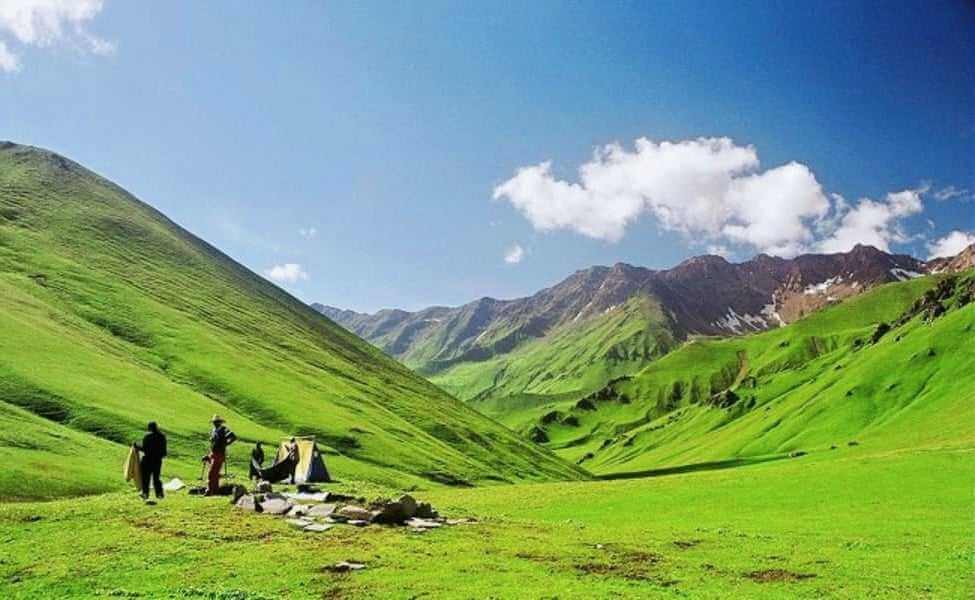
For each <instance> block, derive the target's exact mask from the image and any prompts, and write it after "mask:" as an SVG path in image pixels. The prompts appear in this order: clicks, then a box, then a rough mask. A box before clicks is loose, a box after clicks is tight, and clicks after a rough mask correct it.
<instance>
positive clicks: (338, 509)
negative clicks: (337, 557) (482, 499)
mask: <svg viewBox="0 0 975 600" xmlns="http://www.w3.org/2000/svg"><path fill="white" fill-rule="evenodd" d="M311 495H315V497H321V498H329V499H335V498H339V497H341V498H349V499H351V497H349V496H341V495H339V494H330V493H329V492H324V491H317V490H315V491H310V490H306V491H303V492H302V493H300V494H287V493H285V494H279V493H269V494H260V493H254V494H244V495H242V496H241V497H240V498H238V499H237V501H236V502H235V506H236V507H237V508H238V509H240V510H245V511H251V512H256V513H265V514H269V515H275V516H281V517H286V519H285V521H286V522H287V523H288V524H289V525H291V526H292V527H295V528H297V529H301V530H303V531H308V532H324V531H328V530H329V529H331V528H332V527H334V526H335V525H338V524H345V525H351V526H353V527H367V526H369V525H371V524H382V525H403V526H406V527H408V528H409V529H410V530H411V531H414V532H423V531H427V530H431V529H437V528H440V527H443V526H444V525H460V524H464V523H473V522H474V520H473V519H466V518H462V519H444V518H441V517H440V515H439V513H438V512H437V511H436V510H435V509H434V508H433V506H431V505H430V503H428V502H417V501H416V499H415V498H413V497H412V496H410V495H409V494H403V495H402V496H400V497H399V498H397V499H396V500H377V501H375V502H372V503H370V504H369V505H368V506H362V505H360V504H365V502H364V501H362V500H361V499H359V503H358V504H344V505H343V504H341V503H340V502H330V503H312V504H309V503H299V502H297V501H296V497H307V496H311Z"/></svg>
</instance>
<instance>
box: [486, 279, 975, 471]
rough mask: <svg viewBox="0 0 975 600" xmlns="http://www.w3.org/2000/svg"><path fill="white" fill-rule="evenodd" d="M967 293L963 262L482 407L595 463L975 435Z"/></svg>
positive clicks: (678, 463) (642, 465) (974, 307)
mask: <svg viewBox="0 0 975 600" xmlns="http://www.w3.org/2000/svg"><path fill="white" fill-rule="evenodd" d="M973 295H975V274H973V273H972V272H968V273H967V274H962V275H951V276H944V275H942V276H938V277H925V278H921V279H916V280H913V281H909V282H904V283H895V284H888V285H885V286H881V287H878V288H876V289H874V290H871V291H869V292H867V293H864V294H862V295H860V296H857V297H854V298H852V299H849V300H847V301H846V302H843V303H840V304H837V305H834V306H832V307H829V308H826V309H824V310H822V311H820V312H817V313H814V314H813V315H811V316H809V317H807V318H805V319H802V320H800V321H798V322H796V323H794V324H791V325H789V326H786V327H783V328H780V329H775V330H771V331H767V332H764V333H760V334H755V335H751V336H745V337H734V338H725V339H708V338H704V339H698V340H695V341H692V342H689V343H687V344H685V345H684V346H682V347H681V348H680V349H678V350H676V351H674V352H672V353H670V354H668V355H667V356H665V357H663V358H661V359H660V360H658V361H655V362H653V363H651V364H650V365H648V366H647V367H646V368H645V369H643V370H642V371H640V373H638V374H637V375H635V376H633V377H623V378H620V379H618V380H616V381H614V382H613V383H611V384H610V385H609V386H607V387H605V388H603V389H602V390H600V391H598V392H596V393H593V394H590V395H588V396H585V397H583V398H578V397H574V396H570V397H561V398H555V399H554V401H547V400H550V399H547V398H536V399H527V400H524V399H523V401H522V402H520V403H519V402H511V403H508V404H506V405H504V406H493V405H492V406H490V412H500V411H507V414H506V415H505V417H504V421H505V422H506V423H508V424H509V425H510V426H512V427H515V428H517V429H520V430H521V431H522V432H524V433H527V434H529V435H531V436H532V437H533V438H534V439H544V440H547V445H548V446H549V447H550V448H552V449H554V450H555V451H556V452H557V453H558V454H560V455H562V456H564V457H565V458H567V459H570V460H573V461H576V462H579V463H580V464H583V465H584V466H586V467H587V468H588V469H589V470H591V471H592V472H594V473H598V474H604V475H609V474H622V473H634V472H646V471H650V472H653V471H657V470H666V469H667V468H668V467H674V468H676V467H680V468H684V469H687V468H696V467H695V466H697V467H701V468H704V467H715V466H722V465H723V464H726V465H733V464H740V463H741V462H747V461H750V460H758V459H764V458H774V457H781V456H785V455H787V454H788V453H794V452H814V451H829V450H830V448H832V447H833V446H837V447H839V446H846V445H847V444H849V443H851V442H853V443H869V444H871V445H874V446H876V445H880V446H882V447H885V448H891V449H893V448H904V447H923V446H926V445H930V444H936V445H939V446H945V445H948V446H951V445H956V444H963V443H964V444H971V443H972V441H975V436H973V434H972V433H971V430H970V427H967V426H966V424H968V423H971V422H972V418H973V417H975V403H973V400H975V370H973V367H975V357H973V355H972V353H971V339H972V331H973V329H975V304H972V303H971V299H972V296H973ZM932 298H933V299H932ZM925 302H927V304H925ZM932 306H941V307H943V308H944V310H945V312H944V313H943V314H941V309H933V308H931V307H932ZM888 327H889V328H890V330H889V331H887V328H888ZM736 461H737V462H736Z"/></svg>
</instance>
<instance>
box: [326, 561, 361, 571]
mask: <svg viewBox="0 0 975 600" xmlns="http://www.w3.org/2000/svg"><path fill="white" fill-rule="evenodd" d="M365 568H366V565H364V564H363V563H357V562H351V561H347V560H343V561H341V562H337V563H335V564H334V565H329V566H327V567H325V570H326V571H331V572H333V573H348V572H349V571H361V570H362V569H365Z"/></svg>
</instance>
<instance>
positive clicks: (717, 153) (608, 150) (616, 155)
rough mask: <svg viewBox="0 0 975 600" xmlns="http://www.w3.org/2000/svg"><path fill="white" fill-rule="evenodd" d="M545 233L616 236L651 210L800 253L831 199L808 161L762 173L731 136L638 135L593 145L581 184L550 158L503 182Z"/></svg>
mask: <svg viewBox="0 0 975 600" xmlns="http://www.w3.org/2000/svg"><path fill="white" fill-rule="evenodd" d="M494 198H495V199H502V198H503V199H506V200H507V201H509V202H510V203H511V204H512V205H513V206H514V207H515V208H516V209H518V210H519V211H520V212H521V213H522V214H524V215H525V217H526V218H528V220H529V221H530V222H531V223H532V225H533V226H534V227H535V228H536V229H538V230H540V231H550V230H555V229H569V230H573V231H576V232H578V233H581V234H583V235H587V236H589V237H592V238H597V239H603V240H607V241H610V242H616V241H618V240H620V239H621V238H622V237H623V235H624V233H625V230H626V227H627V225H629V224H630V223H632V222H634V221H636V220H637V219H638V218H640V217H641V216H643V215H644V214H651V215H653V217H654V218H655V219H656V220H657V222H658V223H659V224H660V226H661V227H663V228H664V229H668V230H672V231H678V232H681V233H685V234H688V235H695V236H704V237H705V238H707V239H711V240H718V239H726V240H730V241H733V242H737V243H743V244H748V245H751V246H754V247H756V248H759V249H760V250H763V251H770V252H777V253H795V252H796V251H798V249H800V248H801V247H802V245H803V244H804V243H806V242H808V241H809V240H811V239H812V236H813V234H812V231H811V230H810V223H811V222H812V221H813V220H815V219H818V218H821V217H823V216H824V215H825V214H826V213H827V211H828V210H829V206H830V205H829V200H828V199H827V198H826V197H825V195H824V193H823V190H822V188H821V187H820V185H819V183H818V182H817V181H816V178H815V176H814V175H813V174H812V172H811V171H810V170H809V169H808V167H806V166H805V165H801V164H799V163H795V162H793V163H789V164H786V165H783V166H780V167H777V168H774V169H770V170H767V171H759V160H758V155H757V153H756V151H755V148H754V147H752V146H738V145H736V144H735V143H734V142H733V141H732V140H730V139H728V138H698V139H695V140H684V141H678V142H667V141H665V142H660V143H657V142H654V141H652V140H648V139H646V138H640V139H638V140H636V142H635V144H634V149H633V151H628V150H626V149H624V148H623V147H622V146H620V145H619V144H610V145H607V146H604V147H602V148H598V149H596V151H595V153H594V155H593V158H592V160H590V161H589V162H586V163H584V164H583V165H581V166H580V167H579V183H570V182H567V181H563V180H558V179H556V178H555V177H554V176H553V175H552V173H551V163H549V162H543V163H541V164H538V165H535V166H529V167H524V168H521V169H519V170H518V171H517V172H516V174H515V176H514V177H512V178H511V179H509V180H508V181H506V182H504V183H502V184H501V185H499V186H497V187H496V188H495V190H494Z"/></svg>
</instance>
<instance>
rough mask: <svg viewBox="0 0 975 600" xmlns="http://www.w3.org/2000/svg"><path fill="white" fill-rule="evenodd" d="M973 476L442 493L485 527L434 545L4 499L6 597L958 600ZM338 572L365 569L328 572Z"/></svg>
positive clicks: (239, 520)
mask: <svg viewBox="0 0 975 600" xmlns="http://www.w3.org/2000/svg"><path fill="white" fill-rule="evenodd" d="M973 464H975V454H973V452H972V449H971V448H969V449H967V450H957V449H956V450H951V449H936V450H935V449H927V450H923V451H898V452H887V451H882V450H875V449H871V447H870V446H867V445H864V446H860V447H856V448H845V447H844V448H841V449H839V450H837V451H836V452H832V453H828V454H823V455H820V456H806V457H803V458H801V459H796V460H788V461H780V462H774V463H766V464H762V465H756V466H750V467H744V468H738V469H730V470H717V471H710V472H702V473H693V474H685V475H674V476H668V477H657V478H649V479H633V480H626V481H607V482H588V483H548V484H530V485H514V486H488V487H485V488H479V489H474V490H459V489H438V490H433V491H430V492H428V493H425V494H421V495H420V498H421V499H424V500H429V501H432V502H433V503H434V504H435V505H436V506H438V507H439V508H441V509H442V510H444V511H445V512H446V513H447V514H448V515H450V516H459V515H469V516H474V517H477V518H478V519H479V522H478V523H476V524H473V525H463V526H457V527H452V528H449V529H443V530H438V531H434V532H430V533H427V534H424V535H416V534H411V533H408V532H407V531H405V530H403V529H400V528H385V527H371V528H368V529H355V528H351V527H340V528H337V529H333V530H331V531H329V532H327V533H325V534H321V535H309V534H303V533H301V532H297V531H295V530H293V529H291V528H289V527H288V525H287V524H285V523H284V521H283V520H281V519H275V518H272V517H266V516H260V515H252V514H242V513H239V512H237V511H233V510H231V509H230V507H229V506H228V505H227V504H226V501H225V500H223V499H202V498H193V497H187V496H185V495H179V496H174V497H172V498H170V499H168V500H166V501H165V502H164V503H162V504H160V505H159V506H155V507H148V506H144V505H141V504H139V503H137V502H135V501H134V499H133V498H131V497H129V498H123V497H122V496H120V495H117V494H110V495H104V496H97V497H91V498H86V499H81V500H73V501H57V502H52V503H45V504H26V503H25V504H13V505H11V504H7V505H0V537H2V539H3V547H4V554H3V557H2V558H0V596H3V597H5V598H35V597H64V596H84V597H91V596H96V595H99V596H108V595H112V596H120V597H151V598H170V597H178V598H223V599H228V600H229V599H231V598H233V599H236V600H257V599H259V598H278V597H288V598H322V597H328V598H344V597H377V598H413V597H419V596H423V597H437V598H441V597H446V598H472V597H492V598H542V597H545V598H554V597H558V598H593V597H624V598H646V597H694V598H708V597H722V598H729V597H748V598H754V597H762V598H764V597H768V598H785V597H789V598H823V597H835V598H867V597H874V598H876V597H884V598H900V597H903V598H918V597H936V598H964V597H968V595H969V594H970V591H971V587H970V585H971V570H970V569H971V565H970V562H969V561H970V556H971V539H972V524H971V490H972V487H973V486H975V469H973V467H972V465H973ZM282 557H287V558H286V559H282ZM282 560H284V563H286V565H287V566H286V567H283V566H282ZM340 560H358V561H363V562H365V563H366V564H367V565H368V568H367V569H366V570H364V571H360V572H357V573H351V574H344V575H343V574H333V573H329V572H327V571H326V570H324V569H323V567H324V566H326V565H331V564H334V563H335V562H337V561H340ZM756 571H759V572H762V571H766V572H770V576H771V577H773V578H774V577H776V574H777V575H778V577H780V578H781V580H773V581H767V582H759V581H755V580H754V579H753V578H752V577H750V576H749V575H750V574H752V573H754V572H756Z"/></svg>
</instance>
